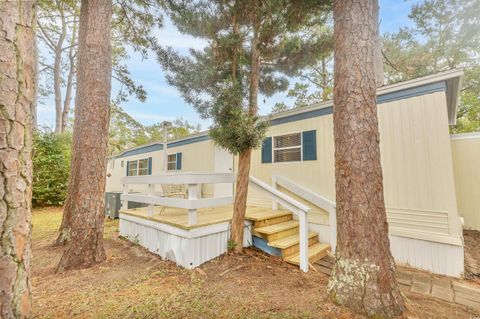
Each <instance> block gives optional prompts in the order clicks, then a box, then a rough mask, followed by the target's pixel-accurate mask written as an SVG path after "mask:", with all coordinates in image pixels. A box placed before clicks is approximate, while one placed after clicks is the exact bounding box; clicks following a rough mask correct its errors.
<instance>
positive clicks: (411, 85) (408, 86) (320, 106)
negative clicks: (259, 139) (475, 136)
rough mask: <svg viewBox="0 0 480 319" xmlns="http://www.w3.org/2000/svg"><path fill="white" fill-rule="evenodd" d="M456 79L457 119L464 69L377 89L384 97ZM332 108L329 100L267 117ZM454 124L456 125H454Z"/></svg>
mask: <svg viewBox="0 0 480 319" xmlns="http://www.w3.org/2000/svg"><path fill="white" fill-rule="evenodd" d="M454 78H459V85H458V90H455V91H456V93H457V95H456V96H452V98H453V97H455V100H454V101H451V102H455V104H454V105H452V106H454V108H453V109H454V110H455V112H454V114H453V115H455V117H456V110H457V106H458V93H459V91H460V89H461V81H462V79H463V68H457V69H453V70H449V71H444V72H440V73H436V74H431V75H427V76H423V77H419V78H415V79H412V80H408V81H402V82H398V83H394V84H390V85H385V86H382V87H379V88H378V89H377V96H380V95H384V94H387V93H392V92H397V91H402V90H407V89H411V88H414V87H418V86H422V85H426V84H432V83H436V82H441V81H447V80H451V79H454ZM452 93H453V92H452ZM447 102H448V101H447ZM332 106H333V100H328V101H324V102H320V103H315V104H311V105H307V106H304V107H299V108H295V109H291V110H286V111H282V112H279V113H276V114H273V115H270V116H266V117H269V118H270V120H273V119H278V118H282V117H286V116H290V115H295V114H300V113H304V112H309V111H313V110H319V109H324V108H328V107H332ZM449 115H450V114H449ZM450 124H452V123H450ZM453 124H455V123H453Z"/></svg>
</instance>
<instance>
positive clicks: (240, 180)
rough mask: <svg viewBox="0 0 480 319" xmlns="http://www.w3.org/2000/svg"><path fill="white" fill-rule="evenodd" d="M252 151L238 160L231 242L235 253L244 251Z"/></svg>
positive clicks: (248, 151) (245, 152)
mask: <svg viewBox="0 0 480 319" xmlns="http://www.w3.org/2000/svg"><path fill="white" fill-rule="evenodd" d="M251 155H252V150H251V149H248V150H246V151H244V152H243V153H241V154H240V156H239V159H238V173H237V183H236V188H235V201H234V204H233V217H232V229H231V233H230V240H232V241H233V242H234V243H235V249H234V250H235V252H237V253H240V252H242V250H243V230H244V229H243V228H244V226H243V225H244V222H245V212H246V210H247V195H248V179H249V176H250V158H251Z"/></svg>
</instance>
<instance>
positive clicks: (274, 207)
mask: <svg viewBox="0 0 480 319" xmlns="http://www.w3.org/2000/svg"><path fill="white" fill-rule="evenodd" d="M272 187H273V188H274V189H278V186H277V175H272ZM272 210H278V202H277V201H276V200H275V199H274V198H273V197H272Z"/></svg>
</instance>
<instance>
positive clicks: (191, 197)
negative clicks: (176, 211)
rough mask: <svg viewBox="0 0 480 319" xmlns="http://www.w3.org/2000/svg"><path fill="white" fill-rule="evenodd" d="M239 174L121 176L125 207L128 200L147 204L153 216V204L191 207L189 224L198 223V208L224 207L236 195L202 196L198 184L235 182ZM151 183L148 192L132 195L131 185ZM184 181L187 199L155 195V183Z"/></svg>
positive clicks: (148, 211) (179, 182)
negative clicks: (186, 187)
mask: <svg viewBox="0 0 480 319" xmlns="http://www.w3.org/2000/svg"><path fill="white" fill-rule="evenodd" d="M235 179H236V176H235V174H233V173H203V172H184V173H165V174H161V175H145V176H127V177H123V178H122V184H123V193H122V196H121V200H122V208H123V209H127V207H128V202H129V201H131V202H138V203H144V204H148V208H147V214H148V215H149V216H151V215H153V212H154V205H162V206H168V207H176V208H184V209H188V224H189V225H195V224H196V223H197V209H199V208H206V207H215V206H223V205H228V204H232V203H233V196H225V197H213V198H201V197H199V194H198V186H199V185H201V184H216V183H233V182H235ZM142 184H143V185H148V193H147V194H141V193H140V194H138V193H135V194H132V193H129V191H128V186H129V185H142ZM168 184H180V185H181V184H184V185H188V198H171V197H164V196H159V195H156V194H155V185H168Z"/></svg>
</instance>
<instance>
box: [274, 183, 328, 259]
mask: <svg viewBox="0 0 480 319" xmlns="http://www.w3.org/2000/svg"><path fill="white" fill-rule="evenodd" d="M272 185H273V187H274V188H275V189H276V188H277V187H278V186H280V187H283V188H285V189H286V190H288V191H289V192H291V193H293V194H295V195H297V196H298V197H301V198H303V199H305V200H306V201H308V202H310V203H312V204H314V205H315V206H317V207H320V208H321V209H323V210H325V211H326V212H327V213H328V220H329V228H330V246H331V247H332V251H333V252H335V248H336V246H337V213H336V203H335V202H332V201H331V200H329V199H327V198H325V197H323V196H320V195H318V194H317V193H315V192H312V191H311V190H309V189H308V188H305V187H303V186H301V185H299V184H297V183H295V182H292V181H291V180H289V179H287V178H285V177H282V176H278V175H273V176H272ZM282 205H283V204H282ZM272 206H273V209H278V202H275V201H273V205H272Z"/></svg>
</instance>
